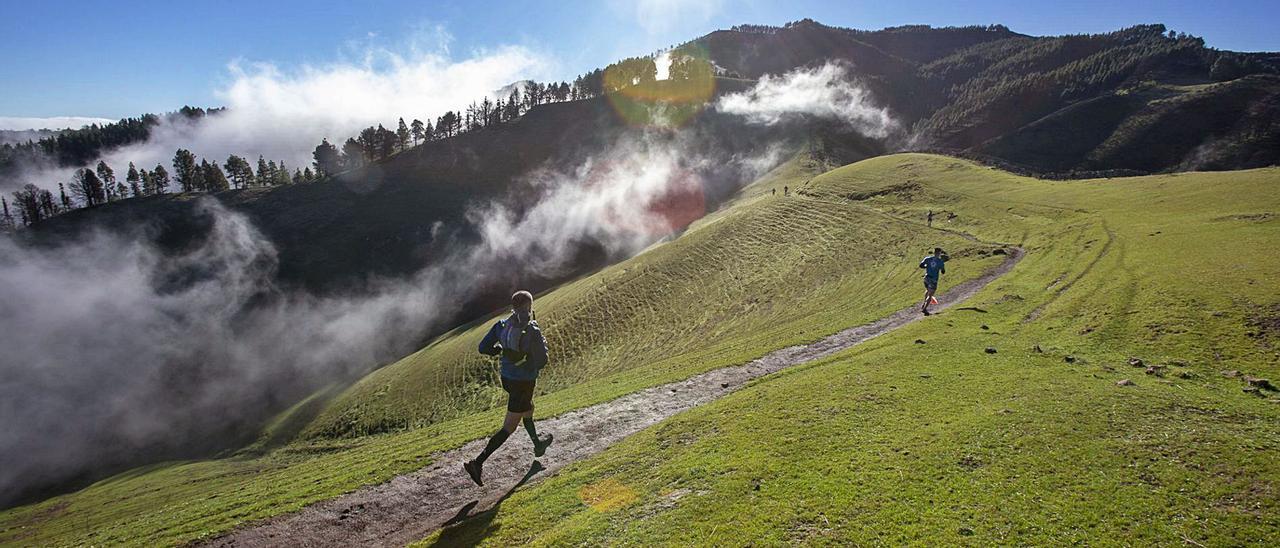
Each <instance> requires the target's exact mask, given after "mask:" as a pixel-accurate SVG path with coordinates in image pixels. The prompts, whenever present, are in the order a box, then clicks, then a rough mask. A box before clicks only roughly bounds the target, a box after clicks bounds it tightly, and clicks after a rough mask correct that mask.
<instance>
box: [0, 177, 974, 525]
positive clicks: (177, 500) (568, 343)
mask: <svg viewBox="0 0 1280 548" xmlns="http://www.w3.org/2000/svg"><path fill="white" fill-rule="evenodd" d="M822 169H825V167H824V166H822V165H819V164H812V163H810V161H809V160H807V159H804V158H801V159H797V160H795V161H793V162H789V163H787V164H785V165H783V166H782V167H780V168H779V169H778V170H776V171H775V172H774V173H772V174H771V176H770V177H768V178H766V179H764V180H762V181H760V182H758V183H756V184H755V185H753V186H751V187H748V188H747V189H746V190H744V191H743V193H742V194H741V195H740V196H739V198H737V199H736V200H735V201H734V202H733V203H732V205H731V206H729V207H727V208H726V209H724V210H722V211H720V212H717V213H715V214H713V215H711V216H709V217H707V218H705V219H704V220H703V221H701V222H699V223H697V224H695V225H694V226H692V227H690V229H689V230H687V231H686V232H685V233H684V234H683V235H681V236H680V237H679V238H677V239H675V240H673V241H670V242H667V243H664V244H660V245H657V246H655V247H654V248H652V249H650V250H648V251H647V252H645V253H643V254H641V255H639V256H637V257H635V258H633V259H631V260H629V261H625V262H622V263H619V264H618V265H615V266H612V267H609V268H607V269H605V270H603V271H602V272H600V273H597V274H595V275H593V276H590V277H588V278H584V279H582V280H578V281H576V282H573V283H570V284H567V285H565V286H563V287H560V288H558V289H556V290H555V291H552V292H550V293H547V294H545V295H540V296H539V299H538V310H539V319H540V321H542V322H543V323H544V325H546V327H547V332H548V336H549V337H551V342H552V345H553V360H554V363H553V365H552V366H550V367H549V368H548V370H547V371H546V376H545V378H544V380H543V382H541V383H540V391H541V392H543V393H542V394H541V395H540V396H539V397H538V414H539V416H540V417H546V416H554V415H558V414H562V413H565V412H567V411H569V410H572V409H577V408H581V407H584V406H587V405H592V404H595V403H599V402H602V401H607V400H610V399H613V398H616V397H618V396H621V395H623V394H627V393H630V392H633V391H635V390H638V389H641V388H645V387H650V386H655V385H659V384H663V383H665V382H670V381H674V380H678V379H682V378H686V377H688V376H690V375H693V374H696V373H699V372H702V371H706V370H709V369H713V368H717V367H721V366H724V365H733V364H737V363H742V362H745V361H749V360H751V359H754V358H757V357H759V356H761V355H763V354H765V353H767V352H769V351H771V350H774V349H777V348H780V347H784V346H788V345H791V344H796V343H802V342H808V341H813V340H816V339H818V338H820V337H822V336H824V335H827V334H830V333H832V332H835V331H839V330H840V329H843V328H846V327H850V326H852V325H858V324H861V323H865V322H867V321H869V320H873V319H876V318H877V317H879V316H881V315H884V314H887V313H889V312H892V311H894V310H897V309H900V308H902V307H904V306H907V305H909V304H910V303H912V302H914V301H915V299H916V298H918V296H919V295H918V294H919V292H920V289H919V287H918V286H919V282H918V280H917V277H918V273H917V272H918V269H917V268H916V262H917V261H918V260H919V257H920V256H922V255H923V254H924V252H925V250H926V249H928V248H929V247H931V246H932V245H943V246H944V247H947V248H949V249H950V250H952V251H953V253H954V254H955V256H956V259H955V261H956V262H955V263H954V264H955V268H958V269H960V270H961V271H965V272H968V273H969V274H959V275H956V276H953V277H950V278H949V279H948V280H947V281H946V283H947V284H953V283H958V282H960V281H962V280H963V279H965V278H967V277H971V276H973V275H977V273H978V272H980V271H981V270H983V269H985V268H986V267H988V266H989V265H991V264H994V263H996V262H999V259H998V258H996V257H993V256H989V255H984V254H980V253H979V252H980V251H984V250H985V249H986V248H987V246H984V245H979V244H974V243H972V242H968V241H967V240H964V239H962V238H960V237H958V236H953V235H949V234H947V233H942V232H937V231H928V230H926V229H924V228H923V227H922V226H920V225H919V224H917V223H911V222H907V221H903V220H900V219H897V218H894V217H888V216H884V215H879V214H876V213H875V212H873V211H869V210H866V209H865V208H860V207H858V206H856V205H850V204H842V203H838V202H831V203H828V202H820V201H814V200H805V199H800V198H799V197H797V196H795V195H794V189H795V188H796V187H797V186H799V185H800V184H802V183H803V181H805V180H807V179H808V178H809V177H811V176H813V175H814V174H816V173H817V172H819V171H821V170H822ZM782 185H788V186H790V187H791V188H792V193H793V195H792V196H786V197H784V196H783V193H782V192H781V186H782ZM775 188H777V189H778V190H779V192H777V194H776V195H774V193H773V192H772V190H773V189H775ZM490 320H492V317H489V318H486V320H485V322H481V323H479V324H477V326H467V327H464V328H461V329H459V330H457V332H455V333H452V334H449V335H446V336H444V337H441V338H440V339H439V340H437V341H436V342H434V343H432V344H431V345H430V346H429V347H427V348H426V349H424V350H423V351H421V352H419V353H417V354H415V355H412V356H409V357H407V358H405V359H404V360H401V361H400V362H398V363H396V364H393V365H391V366H388V367H385V368H383V369H381V370H379V371H377V372H375V373H373V374H372V375H370V376H369V377H368V378H366V379H364V380H363V381H361V382H360V383H358V384H357V385H356V386H354V387H353V388H351V389H349V390H347V391H346V392H345V393H344V394H343V395H342V396H341V397H339V398H338V399H337V400H335V403H332V404H330V405H329V406H328V407H327V408H326V409H325V410H324V411H323V412H322V413H321V414H320V416H319V418H318V419H316V420H315V421H314V422H313V423H312V424H311V426H310V427H309V428H308V430H307V431H306V437H305V438H304V439H300V440H297V441H295V442H294V443H292V444H288V445H286V446H284V447H280V448H277V449H274V450H271V451H269V452H267V453H266V454H262V455H260V456H255V453H246V454H244V455H243V456H242V457H241V458H231V459H222V460H213V461H200V462H189V463H171V464H165V465H158V466H156V467H153V468H152V469H141V470H137V471H135V472H131V473H126V474H123V475H120V476H117V477H115V478H110V479H107V480H104V481H102V482H99V483H98V484H96V485H94V486H91V487H89V488H87V489H85V490H83V491H80V492H77V493H74V494H70V495H66V496H61V497H55V498H52V499H50V500H48V501H45V502H43V503H40V504H38V505H32V506H27V507H23V508H18V509H14V510H10V511H7V512H5V513H4V514H2V515H3V518H0V523H2V524H3V525H2V526H0V539H7V538H19V537H18V535H22V536H21V537H20V538H23V539H26V540H24V542H35V543H88V542H103V543H140V544H154V543H163V542H177V541H184V540H190V539H194V538H199V537H202V536H205V535H210V534H214V533H217V532H221V531H225V530H227V529H228V528H230V527H233V526H235V525H237V524H240V523H244V522H246V521H250V520H254V519H259V518H263V517H269V516H273V515H277V514H280V513H282V512H287V511H289V510H292V509H296V508H297V507H299V506H300V505H302V504H307V503H311V502H314V501H317V500H323V499H326V498H330V497H333V496H336V495H338V494H340V493H342V492H345V491H348V490H351V489H353V488H356V487H359V486H361V485H367V484H371V483H379V482H382V481H385V480H387V479H389V478H390V477H393V476H395V475H397V474H401V473H404V472H407V471H410V470H415V469H418V468H420V467H422V466H424V465H426V464H428V463H429V462H430V460H429V456H430V455H431V454H432V453H434V452H436V451H440V450H443V449H449V448H453V447H457V446H459V445H461V444H463V443H464V442H467V441H469V440H472V439H476V438H479V437H481V436H482V435H484V434H485V433H486V432H487V431H489V430H490V429H491V428H492V421H493V417H494V416H495V415H494V413H496V412H497V411H496V408H497V407H498V406H500V403H501V402H500V401H499V394H500V389H499V388H498V387H497V386H496V379H495V369H494V365H493V364H491V363H487V362H483V361H480V360H478V359H475V358H474V357H473V356H475V354H474V352H473V346H474V344H475V336H476V333H475V330H477V329H480V327H478V326H483V325H484V324H485V323H487V322H488V321H490ZM318 397H319V398H321V399H323V395H321V396H318ZM309 408H310V409H314V404H313V403H308V404H306V405H299V406H297V407H296V408H295V409H294V410H293V411H295V412H296V413H297V414H296V415H291V416H283V417H281V418H280V419H279V420H278V421H275V423H274V424H275V425H278V427H277V428H273V429H272V431H271V433H269V434H268V437H269V438H277V439H276V440H274V441H276V442H278V438H279V437H280V436H287V435H288V434H287V432H288V430H289V429H290V428H289V427H288V426H287V425H289V424H297V422H299V421H300V420H302V419H300V417H306V416H307V415H309V413H308V411H309ZM372 432H387V433H385V434H382V435H360V434H365V433H372ZM334 435H342V436H343V437H342V438H340V439H330V438H329V437H330V436H334ZM272 441H273V440H264V443H263V444H262V445H260V446H259V447H257V448H255V450H261V449H263V448H267V447H270V446H271V444H272ZM85 524H92V525H91V526H88V527H86V526H85ZM89 533H94V534H95V535H96V536H94V537H87V536H83V535H87V534H89Z"/></svg>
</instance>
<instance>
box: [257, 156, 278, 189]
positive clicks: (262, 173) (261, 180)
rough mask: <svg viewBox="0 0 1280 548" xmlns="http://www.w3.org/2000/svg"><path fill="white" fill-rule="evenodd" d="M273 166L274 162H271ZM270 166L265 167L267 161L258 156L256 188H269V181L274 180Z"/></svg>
mask: <svg viewBox="0 0 1280 548" xmlns="http://www.w3.org/2000/svg"><path fill="white" fill-rule="evenodd" d="M272 163H273V164H274V163H275V162H272ZM274 171H275V170H274V169H273V168H272V166H269V165H267V160H266V159H265V158H263V157H262V155H261V154H259V155H258V180H257V184H258V186H271V181H272V180H274V179H275V173H274Z"/></svg>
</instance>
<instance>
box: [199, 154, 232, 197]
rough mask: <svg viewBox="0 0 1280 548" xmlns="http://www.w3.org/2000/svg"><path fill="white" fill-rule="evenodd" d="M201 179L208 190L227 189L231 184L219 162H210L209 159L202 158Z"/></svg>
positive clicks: (219, 190) (218, 190)
mask: <svg viewBox="0 0 1280 548" xmlns="http://www.w3.org/2000/svg"><path fill="white" fill-rule="evenodd" d="M200 171H201V172H202V173H201V177H200V179H201V181H202V182H203V183H204V189H205V191H206V192H221V191H223V190H227V189H228V188H230V186H231V185H229V184H227V177H226V175H225V174H223V173H222V168H219V167H218V163H217V162H209V161H208V160H200Z"/></svg>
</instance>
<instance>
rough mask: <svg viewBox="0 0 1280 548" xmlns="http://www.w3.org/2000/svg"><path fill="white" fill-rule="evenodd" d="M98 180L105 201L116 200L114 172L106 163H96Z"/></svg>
mask: <svg viewBox="0 0 1280 548" xmlns="http://www.w3.org/2000/svg"><path fill="white" fill-rule="evenodd" d="M98 180H99V181H102V189H103V192H104V193H105V195H106V199H107V201H112V200H115V199H116V172H115V171H112V170H111V166H108V165H107V163H106V162H103V161H101V160H99V161H98Z"/></svg>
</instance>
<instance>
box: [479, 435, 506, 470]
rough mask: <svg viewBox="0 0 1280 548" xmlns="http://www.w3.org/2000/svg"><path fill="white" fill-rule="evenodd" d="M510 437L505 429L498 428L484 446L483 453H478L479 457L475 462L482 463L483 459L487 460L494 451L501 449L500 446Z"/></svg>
mask: <svg viewBox="0 0 1280 548" xmlns="http://www.w3.org/2000/svg"><path fill="white" fill-rule="evenodd" d="M510 435H511V433H510V432H507V429H506V428H499V429H498V431H497V432H496V433H494V434H493V436H492V437H490V438H489V443H488V444H487V445H485V446H484V451H481V452H480V456H478V457H476V461H477V462H480V463H484V461H485V459H488V458H489V455H492V454H493V452H494V451H497V450H498V448H499V447H502V444H503V443H504V442H506V441H507V437H508V436H510Z"/></svg>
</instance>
